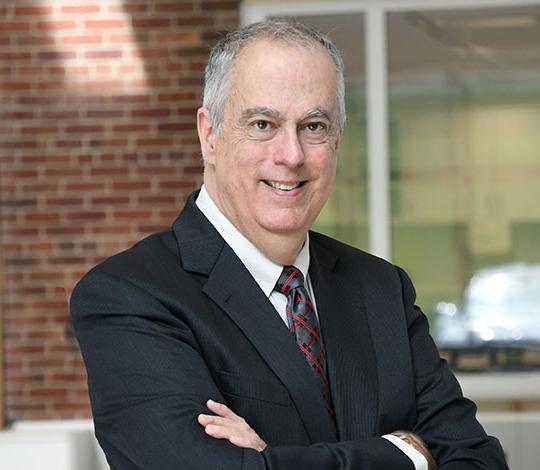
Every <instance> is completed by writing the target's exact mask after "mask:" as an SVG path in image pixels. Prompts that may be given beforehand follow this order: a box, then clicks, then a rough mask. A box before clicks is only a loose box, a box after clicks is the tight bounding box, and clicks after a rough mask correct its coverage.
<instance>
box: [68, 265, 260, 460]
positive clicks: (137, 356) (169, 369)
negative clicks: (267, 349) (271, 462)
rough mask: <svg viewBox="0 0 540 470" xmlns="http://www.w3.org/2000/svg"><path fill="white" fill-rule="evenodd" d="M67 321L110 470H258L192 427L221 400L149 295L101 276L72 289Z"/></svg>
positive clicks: (183, 334)
mask: <svg viewBox="0 0 540 470" xmlns="http://www.w3.org/2000/svg"><path fill="white" fill-rule="evenodd" d="M71 316H72V321H73V325H74V329H75V332H76V335H77V338H78V340H79V344H80V348H81V352H82V355H83V358H84V361H85V365H86V368H87V372H88V385H89V393H90V400H91V404H92V414H93V418H94V423H95V432H96V437H97V439H98V441H99V443H100V445H101V447H102V448H103V450H104V452H105V454H106V456H107V460H108V462H109V465H110V466H111V469H112V470H128V469H129V470H131V469H133V470H139V469H140V470H155V469H160V470H179V469H210V468H211V469H222V470H234V469H241V468H249V469H254V470H259V469H261V470H262V469H264V468H265V463H264V459H263V457H262V456H261V455H260V454H259V453H258V452H256V451H252V450H244V449H240V448H237V447H234V446H232V445H230V444H229V443H227V442H225V441H221V440H216V439H210V438H209V437H208V436H207V435H206V434H205V433H204V430H203V428H202V427H201V426H200V425H199V424H198V422H197V415H198V414H199V413H201V412H208V410H207V409H206V407H205V405H204V403H205V402H206V399H208V398H212V399H214V400H216V401H221V402H224V398H223V396H222V395H221V393H220V391H219V390H218V388H217V386H216V384H215V383H214V381H213V379H212V377H211V376H210V373H209V370H208V368H207V366H206V365H205V362H204V359H203V357H202V356H201V354H200V353H199V351H198V346H197V342H196V341H195V339H194V338H193V336H192V335H191V334H190V330H189V329H188V328H187V327H186V325H184V324H183V323H182V322H181V321H180V320H179V319H178V318H176V317H175V316H173V315H171V313H170V312H169V311H168V310H167V308H166V307H165V306H164V305H162V304H161V302H159V301H158V300H157V299H154V298H153V297H152V296H151V295H150V294H148V293H146V292H144V291H143V290H141V289H140V288H139V287H137V286H134V285H132V284H130V283H129V282H128V281H125V280H120V279H116V278H114V277H113V276H111V275H108V274H103V273H91V274H89V275H87V276H86V277H85V278H83V280H82V281H81V282H80V283H79V284H78V285H77V287H76V288H75V290H74V292H73V295H72V300H71Z"/></svg>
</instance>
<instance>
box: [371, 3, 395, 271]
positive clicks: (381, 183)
mask: <svg viewBox="0 0 540 470" xmlns="http://www.w3.org/2000/svg"><path fill="white" fill-rule="evenodd" d="M365 24H366V28H365V30H366V43H365V48H366V101H367V159H368V162H367V163H368V225H369V248H370V251H371V252H372V253H373V254H375V255H377V256H380V257H382V258H385V259H387V260H390V258H391V255H392V252H391V236H390V226H391V224H390V172H389V160H390V157H389V142H388V139H389V132H388V69H387V67H388V65H387V36H386V11H385V10H384V9H383V8H378V7H370V8H368V9H367V10H366V18H365Z"/></svg>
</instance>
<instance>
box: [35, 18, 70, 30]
mask: <svg viewBox="0 0 540 470" xmlns="http://www.w3.org/2000/svg"><path fill="white" fill-rule="evenodd" d="M76 26H77V23H75V21H66V20H56V21H39V22H38V24H37V27H38V29H42V30H48V31H58V30H64V29H75V28H76Z"/></svg>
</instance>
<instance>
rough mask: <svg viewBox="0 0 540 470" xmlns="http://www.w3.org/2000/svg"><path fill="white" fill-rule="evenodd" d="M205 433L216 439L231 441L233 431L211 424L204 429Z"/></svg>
mask: <svg viewBox="0 0 540 470" xmlns="http://www.w3.org/2000/svg"><path fill="white" fill-rule="evenodd" d="M204 432H205V433H206V434H208V435H209V436H211V437H213V438H215V439H228V440H229V441H230V439H231V437H232V434H231V429H229V428H227V427H223V426H219V425H216V424H209V425H207V426H205V427H204Z"/></svg>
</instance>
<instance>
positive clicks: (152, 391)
mask: <svg viewBox="0 0 540 470" xmlns="http://www.w3.org/2000/svg"><path fill="white" fill-rule="evenodd" d="M195 196H196V195H195V194H194V195H192V196H191V197H190V199H189V201H188V203H187V205H186V207H185V208H184V210H183V212H182V213H181V215H180V216H179V218H178V219H177V220H176V222H175V223H174V224H173V226H172V227H171V228H170V229H169V230H167V231H165V232H162V233H158V234H155V235H152V236H150V237H148V238H146V239H145V240H143V241H141V242H139V243H138V244H137V245H136V246H134V247H133V248H131V249H129V250H127V251H125V252H123V253H120V254H118V255H116V256H113V257H112V258H110V259H108V260H107V261H105V262H104V263H102V264H101V265H99V266H97V267H96V268H94V269H93V270H91V271H90V272H89V273H88V274H87V275H86V276H85V277H84V278H83V279H82V280H81V281H80V283H79V284H78V285H77V287H76V288H75V290H74V293H73V296H72V300H71V313H72V318H73V324H74V327H75V331H76V334H77V337H78V339H79V342H80V346H81V350H82V354H83V357H84V360H85V363H86V367H87V370H88V382H89V391H90V398H91V403H92V410H93V417H94V421H95V428H96V435H97V438H98V439H99V442H100V444H101V446H102V447H103V449H104V451H105V453H106V455H107V458H108V461H109V463H110V465H111V467H112V468H113V469H145V470H146V469H148V470H150V469H152V470H167V469H171V470H172V469H174V470H178V469H205V470H206V469H224V470H234V469H238V470H240V469H244V470H252V469H261V470H262V469H280V470H282V469H294V470H302V469H306V470H308V469H309V470H312V469H350V470H352V469H356V470H375V469H380V470H400V469H403V470H413V465H412V463H411V462H410V461H409V459H408V458H407V457H406V456H405V455H404V454H403V453H402V452H401V451H400V450H399V449H398V448H397V447H395V446H394V445H393V444H391V443H390V442H388V441H386V440H385V439H382V438H380V437H378V436H381V435H383V434H385V433H389V432H392V431H396V430H400V429H409V430H412V431H414V432H415V433H418V434H419V435H420V436H421V437H422V438H423V439H424V440H425V441H426V442H427V443H428V445H429V447H430V449H431V451H432V453H433V455H434V456H435V458H436V460H437V461H438V463H439V465H440V469H441V470H451V469H453V470H467V469H488V470H496V469H504V468H507V467H506V464H505V463H504V457H503V455H502V451H501V448H500V446H499V444H498V442H497V440H496V439H494V438H491V437H488V436H486V434H485V433H484V431H483V429H482V427H481V426H480V425H479V424H478V422H477V421H476V420H475V417H474V415H475V406H474V405H473V404H472V403H471V402H470V401H468V400H466V399H464V398H463V397H462V395H461V391H460V389H459V386H458V384H457V382H456V380H455V378H454V377H453V375H452V374H451V372H450V371H449V370H448V368H447V366H446V364H445V363H444V362H443V361H441V360H440V359H439V355H438V353H437V350H436V348H435V346H434V344H433V341H432V340H431V338H430V336H429V334H428V324H427V321H426V318H425V317H424V315H423V314H422V313H421V311H420V310H419V309H418V308H417V307H415V306H414V299H415V292H414V289H413V287H412V285H411V282H410V281H409V279H408V277H407V275H406V274H405V273H404V272H403V271H401V270H400V269H399V268H396V267H395V266H393V265H391V264H389V263H387V262H385V261H383V260H381V259H378V258H376V257H374V256H371V255H368V254H367V253H364V252H362V251H359V250H357V249H355V248H352V247H349V246H347V245H344V244H342V243H339V242H337V241H336V240H333V239H330V238H327V237H325V236H323V235H320V234H317V233H311V234H310V250H311V265H310V276H311V280H312V284H313V288H314V292H315V297H316V303H317V310H318V315H319V318H320V323H321V329H322V334H323V340H324V344H325V347H326V351H327V368H328V376H329V380H330V385H331V393H332V398H333V402H334V407H335V412H336V418H335V423H334V422H333V420H332V419H331V418H330V417H329V416H328V415H327V413H326V410H325V407H324V405H323V403H322V398H321V395H320V392H319V388H318V386H317V383H316V382H315V378H314V376H313V374H312V372H311V371H310V370H309V368H308V367H307V366H306V363H305V359H304V357H303V355H302V354H301V352H300V351H299V350H298V348H297V347H296V345H295V344H294V342H293V341H292V339H291V337H290V335H289V334H288V331H287V328H286V326H285V324H284V322H283V321H282V320H281V318H280V317H279V315H278V314H277V313H276V311H275V310H274V308H273V306H272V305H271V303H270V302H269V300H268V299H267V298H266V297H265V295H264V294H263V293H262V291H261V290H260V288H259V287H258V285H257V284H256V282H255V281H254V279H253V278H252V276H251V275H250V273H249V272H248V271H247V270H246V268H245V267H244V265H243V264H242V263H241V262H240V260H239V259H238V258H237V256H236V255H235V254H234V252H233V251H232V250H231V248H230V247H229V246H228V245H227V244H226V243H225V242H224V241H223V239H222V237H221V236H220V235H219V233H217V231H216V230H215V229H214V227H213V226H212V225H211V224H210V223H209V222H208V220H207V219H206V218H205V217H204V216H203V214H202V213H201V212H200V211H199V209H198V208H197V207H196V205H195V203H194V200H195ZM208 398H212V399H214V400H217V401H221V402H225V403H227V404H228V405H229V406H230V407H231V408H232V409H233V411H235V412H236V413H238V414H239V415H241V416H242V417H244V418H245V419H246V421H247V422H248V423H249V424H250V425H251V426H252V427H253V428H254V429H255V430H256V431H257V432H258V433H259V435H260V436H261V437H262V438H263V439H264V440H265V441H266V442H267V443H268V444H269V447H268V448H267V450H265V451H264V452H262V453H259V452H256V451H254V450H251V449H240V448H237V447H235V446H233V445H232V444H230V443H229V442H228V441H223V440H216V439H213V438H210V437H208V436H206V435H205V433H204V430H203V428H202V427H201V426H200V425H199V424H198V423H197V415H198V414H199V413H201V412H207V409H206V407H205V405H204V403H205V402H206V400H207V399H208Z"/></svg>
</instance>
